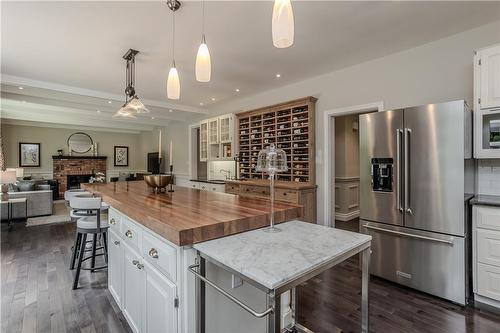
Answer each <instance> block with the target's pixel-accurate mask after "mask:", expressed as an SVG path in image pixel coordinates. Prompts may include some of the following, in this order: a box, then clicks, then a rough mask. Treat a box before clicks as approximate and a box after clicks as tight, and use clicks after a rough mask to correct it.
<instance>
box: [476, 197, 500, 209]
mask: <svg viewBox="0 0 500 333" xmlns="http://www.w3.org/2000/svg"><path fill="white" fill-rule="evenodd" d="M470 203H471V204H472V205H485V206H497V207H500V195H486V194H478V195H476V196H475V197H474V198H473V199H472V200H471V201H470Z"/></svg>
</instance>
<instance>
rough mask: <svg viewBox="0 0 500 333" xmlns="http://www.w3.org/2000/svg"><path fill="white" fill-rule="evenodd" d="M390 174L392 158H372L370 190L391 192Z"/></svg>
mask: <svg viewBox="0 0 500 333" xmlns="http://www.w3.org/2000/svg"><path fill="white" fill-rule="evenodd" d="M392 172H393V159H392V158H372V166H371V176H372V190H373V191H376V192H392V175H393V174H392Z"/></svg>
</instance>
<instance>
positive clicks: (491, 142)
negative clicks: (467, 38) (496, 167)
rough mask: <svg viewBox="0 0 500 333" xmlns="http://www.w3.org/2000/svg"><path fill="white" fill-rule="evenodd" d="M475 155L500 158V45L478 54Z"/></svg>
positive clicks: (476, 59)
mask: <svg viewBox="0 0 500 333" xmlns="http://www.w3.org/2000/svg"><path fill="white" fill-rule="evenodd" d="M474 123H475V128H474V130H475V137H474V157H476V158H500V44H498V45H494V46H491V47H487V48H484V49H481V50H478V51H477V52H476V54H475V55H474Z"/></svg>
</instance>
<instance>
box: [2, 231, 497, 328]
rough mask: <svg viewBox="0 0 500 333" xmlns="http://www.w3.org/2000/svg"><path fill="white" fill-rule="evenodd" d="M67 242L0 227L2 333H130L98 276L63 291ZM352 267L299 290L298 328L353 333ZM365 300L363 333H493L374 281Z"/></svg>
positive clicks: (492, 323) (490, 322) (66, 236)
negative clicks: (367, 304) (367, 329)
mask: <svg viewBox="0 0 500 333" xmlns="http://www.w3.org/2000/svg"><path fill="white" fill-rule="evenodd" d="M73 237H74V225H72V224H62V225H47V226H38V227H29V228H26V227H25V226H24V225H23V224H16V225H14V227H13V230H12V231H7V229H6V228H5V226H4V225H2V233H1V264H2V271H1V291H2V301H1V304H2V316H1V331H2V332H8V333H11V332H12V333H14V332H27V333H31V332H44V333H45V332H57V333H60V332H61V333H62V332H131V330H130V328H129V326H128V324H127V323H126V321H125V319H124V317H123V315H122V314H121V312H120V311H119V309H118V308H117V307H116V304H115V303H114V301H113V300H112V298H111V295H110V294H109V292H108V291H107V289H106V273H105V272H96V273H93V274H91V273H90V272H88V271H83V272H82V275H81V278H80V289H78V290H76V291H72V290H71V283H72V279H73V274H72V272H70V271H69V270H68V264H69V259H70V254H71V252H70V248H71V246H72V244H73ZM357 265H358V262H357V259H352V260H349V261H346V262H344V263H343V264H341V265H339V266H337V267H335V268H334V269H332V270H330V271H328V272H325V273H324V274H322V275H320V276H318V277H317V278H315V279H313V280H311V281H309V282H308V283H307V284H305V285H303V286H301V287H300V288H299V289H298V304H299V309H298V312H299V313H298V314H299V322H301V323H302V324H304V325H305V326H307V327H309V328H310V329H312V330H314V331H315V332H317V333H332V332H359V331H360V329H359V322H360V309H359V308H360V287H361V274H360V271H359V269H358V266H357ZM370 297H371V299H370V324H371V330H370V331H371V332H381V333H382V332H383V333H391V332H398V333H399V332H402V333H405V332H409V333H419V332H422V333H433V332H436V333H438V332H439V333H445V332H446V333H455V332H456V333H460V332H473V333H490V332H491V333H493V332H495V333H498V332H500V315H495V314H492V313H488V312H483V311H480V310H477V309H473V308H462V307H460V306H457V305H454V304H451V303H449V302H446V301H444V300H441V299H437V298H435V297H432V296H429V295H425V294H422V293H418V292H415V291H412V290H410V289H407V288H404V287H400V286H397V285H395V284H392V283H389V282H387V281H384V280H381V279H377V278H372V280H371V282H370ZM220 333H229V332H220Z"/></svg>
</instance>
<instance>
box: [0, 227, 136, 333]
mask: <svg viewBox="0 0 500 333" xmlns="http://www.w3.org/2000/svg"><path fill="white" fill-rule="evenodd" d="M74 235H75V226H74V225H73V224H57V225H46V226H36V227H25V226H24V223H18V224H14V226H13V228H12V230H11V231H8V228H6V226H5V225H4V224H2V232H1V263H2V272H1V292H2V301H1V304H2V317H1V331H2V332H8V333H15V332H26V333H31V332H43V333H45V332H57V333H62V332H131V330H130V328H129V327H128V324H127V323H126V321H125V318H124V317H123V315H122V314H121V312H120V310H119V309H118V307H117V306H116V304H115V303H114V301H112V298H111V295H110V294H109V292H108V291H107V276H106V273H105V272H103V271H101V272H96V273H93V274H91V273H90V271H82V273H81V275H80V285H79V286H80V289H78V290H75V291H73V290H71V285H72V281H73V272H71V271H70V270H69V269H68V267H69V260H70V256H71V246H72V245H73V241H74Z"/></svg>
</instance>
